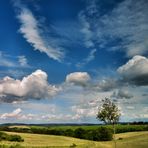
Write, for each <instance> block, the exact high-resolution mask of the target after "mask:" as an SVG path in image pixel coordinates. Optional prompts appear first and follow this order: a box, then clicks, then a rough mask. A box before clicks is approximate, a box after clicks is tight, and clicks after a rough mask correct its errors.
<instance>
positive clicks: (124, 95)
mask: <svg viewBox="0 0 148 148" xmlns="http://www.w3.org/2000/svg"><path fill="white" fill-rule="evenodd" d="M111 97H115V98H116V99H130V98H132V97H133V95H132V94H131V93H130V92H129V91H128V90H124V89H120V90H118V91H114V92H113V94H112V96H111Z"/></svg>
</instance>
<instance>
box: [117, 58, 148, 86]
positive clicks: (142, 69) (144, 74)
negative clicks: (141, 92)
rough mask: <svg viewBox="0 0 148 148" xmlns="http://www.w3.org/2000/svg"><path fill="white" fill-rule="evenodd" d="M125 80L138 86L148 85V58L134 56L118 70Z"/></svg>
mask: <svg viewBox="0 0 148 148" xmlns="http://www.w3.org/2000/svg"><path fill="white" fill-rule="evenodd" d="M117 71H118V73H119V74H120V75H121V76H122V77H123V79H124V80H126V81H128V82H132V83H134V84H137V85H148V58H146V57H143V56H139V55H138V56H134V57H133V58H132V59H130V60H129V61H128V62H127V63H126V64H125V65H123V66H120V67H119V68H118V70H117Z"/></svg>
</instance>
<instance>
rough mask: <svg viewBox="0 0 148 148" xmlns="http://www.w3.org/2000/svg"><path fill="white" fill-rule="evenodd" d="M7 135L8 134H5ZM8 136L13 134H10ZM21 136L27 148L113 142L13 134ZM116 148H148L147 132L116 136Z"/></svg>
mask: <svg viewBox="0 0 148 148" xmlns="http://www.w3.org/2000/svg"><path fill="white" fill-rule="evenodd" d="M7 133H8V134H9V132H7ZM10 134H13V133H12V132H11V133H10ZM14 134H18V135H20V136H22V138H24V140H25V141H24V142H22V143H19V144H20V145H22V146H25V147H27V148H29V147H38V148H39V147H50V148H68V147H70V146H71V145H72V144H73V143H75V144H76V145H77V148H113V147H114V142H113V141H109V142H94V141H88V140H81V139H77V138H71V137H64V136H52V135H40V134H27V133H14ZM116 137H117V139H119V138H123V139H122V140H117V148H147V147H148V132H131V133H122V134H116ZM13 144H16V142H7V141H2V142H0V145H13Z"/></svg>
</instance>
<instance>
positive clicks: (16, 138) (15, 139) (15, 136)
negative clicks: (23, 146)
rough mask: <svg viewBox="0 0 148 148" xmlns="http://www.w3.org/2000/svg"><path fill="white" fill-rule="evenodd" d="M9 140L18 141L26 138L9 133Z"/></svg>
mask: <svg viewBox="0 0 148 148" xmlns="http://www.w3.org/2000/svg"><path fill="white" fill-rule="evenodd" d="M7 139H8V141H16V142H23V141H24V139H22V137H21V136H19V135H8V138H7Z"/></svg>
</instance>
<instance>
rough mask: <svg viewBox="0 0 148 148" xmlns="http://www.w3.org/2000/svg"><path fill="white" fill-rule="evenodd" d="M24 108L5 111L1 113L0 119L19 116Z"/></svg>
mask: <svg viewBox="0 0 148 148" xmlns="http://www.w3.org/2000/svg"><path fill="white" fill-rule="evenodd" d="M21 112H22V110H21V109H20V108H17V109H16V110H14V111H13V112H11V113H4V114H2V115H0V119H7V118H18V117H19V115H20V113H21Z"/></svg>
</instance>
